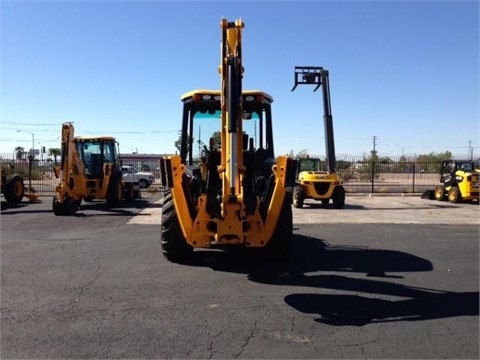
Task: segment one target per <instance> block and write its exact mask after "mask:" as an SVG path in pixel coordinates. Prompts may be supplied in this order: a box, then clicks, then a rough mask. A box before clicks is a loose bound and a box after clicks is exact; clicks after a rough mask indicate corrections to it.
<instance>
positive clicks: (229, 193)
mask: <svg viewBox="0 0 480 360" xmlns="http://www.w3.org/2000/svg"><path fill="white" fill-rule="evenodd" d="M220 27H221V31H222V41H221V64H220V66H219V73H220V79H221V81H220V83H221V89H220V90H203V89H197V90H193V91H190V92H187V93H185V94H184V95H183V96H182V97H181V101H182V102H183V120H182V129H181V146H180V147H181V149H180V154H179V155H175V156H169V157H164V158H162V159H161V160H160V174H161V180H162V184H164V185H166V192H165V198H164V204H163V207H162V220H161V223H162V235H161V236H162V249H163V254H164V256H165V257H166V258H167V259H169V260H171V261H178V262H181V261H184V260H186V259H187V258H188V257H189V256H191V255H192V253H193V251H194V249H195V248H221V249H238V248H241V249H246V248H248V249H249V250H248V251H253V252H256V251H254V249H253V248H255V249H256V250H257V251H258V252H260V253H263V254H264V255H267V256H270V257H271V258H272V259H276V260H279V259H282V260H285V259H287V258H288V255H289V254H290V246H291V242H292V232H293V227H292V221H293V220H292V206H291V201H292V200H291V188H292V187H293V184H294V182H295V168H296V161H295V160H294V159H291V158H288V157H284V156H280V157H277V158H275V157H274V148H273V129H272V110H271V104H272V102H273V98H272V97H271V96H270V95H269V94H267V93H265V92H263V91H260V90H243V88H242V77H243V63H242V60H243V59H242V31H243V28H244V23H243V22H242V21H241V20H240V19H237V20H236V21H234V22H229V21H227V20H226V19H222V20H221V23H220ZM212 124H215V125H214V131H213V133H217V134H218V133H219V134H220V136H219V139H220V140H219V142H216V141H215V137H214V136H212V137H211V138H210V141H209V145H208V146H206V145H203V147H202V146H200V149H199V153H198V154H197V158H198V161H195V158H194V156H193V155H194V154H193V152H194V151H195V149H194V146H193V145H194V142H195V138H197V140H198V143H199V144H203V143H202V142H201V139H200V132H201V130H202V129H207V128H209V126H211V125H212ZM197 128H198V132H197V133H196V134H195V133H194V132H195V131H196V129H197ZM257 129H258V130H257ZM203 131H204V132H205V130H203Z"/></svg>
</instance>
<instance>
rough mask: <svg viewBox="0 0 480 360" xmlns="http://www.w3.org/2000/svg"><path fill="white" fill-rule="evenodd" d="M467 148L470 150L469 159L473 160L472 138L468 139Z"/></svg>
mask: <svg viewBox="0 0 480 360" xmlns="http://www.w3.org/2000/svg"><path fill="white" fill-rule="evenodd" d="M468 150H469V152H470V160H471V161H473V146H472V140H468Z"/></svg>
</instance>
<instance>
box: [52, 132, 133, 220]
mask: <svg viewBox="0 0 480 360" xmlns="http://www.w3.org/2000/svg"><path fill="white" fill-rule="evenodd" d="M61 142H62V143H61V154H60V155H61V159H60V165H57V166H55V168H54V171H55V177H56V178H57V179H59V183H58V185H57V186H56V188H55V192H56V194H55V196H54V197H53V213H54V214H55V215H73V214H74V213H75V212H76V211H77V210H78V206H79V205H80V204H81V202H82V200H84V201H86V202H91V201H93V200H106V202H107V203H108V204H110V205H118V204H119V203H120V201H121V200H122V199H125V200H127V201H129V200H132V199H134V198H136V197H138V196H139V194H140V187H139V185H138V182H137V183H125V182H124V181H123V179H122V176H123V174H122V170H121V166H120V161H119V159H118V154H119V151H118V143H117V141H116V140H115V138H113V137H111V136H101V137H89V136H77V137H75V136H74V126H73V124H72V123H64V124H63V125H62V140H61Z"/></svg>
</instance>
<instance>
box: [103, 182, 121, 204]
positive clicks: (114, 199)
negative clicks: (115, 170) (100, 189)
mask: <svg viewBox="0 0 480 360" xmlns="http://www.w3.org/2000/svg"><path fill="white" fill-rule="evenodd" d="M122 199H123V184H122V180H121V179H120V178H119V177H113V178H112V179H111V180H110V186H109V187H108V191H107V198H106V200H107V204H108V205H112V206H113V205H118V204H119V203H120V202H121V201H122Z"/></svg>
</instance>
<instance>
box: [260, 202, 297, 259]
mask: <svg viewBox="0 0 480 360" xmlns="http://www.w3.org/2000/svg"><path fill="white" fill-rule="evenodd" d="M291 196H292V194H290V193H287V194H286V195H285V200H284V201H283V206H282V211H281V212H280V216H279V218H278V221H277V226H276V228H275V231H274V232H273V236H272V238H271V239H270V242H269V243H268V244H267V246H266V247H265V249H264V253H265V255H266V256H267V257H268V258H269V259H271V260H274V261H280V262H286V261H288V259H289V258H290V255H291V253H292V242H293V240H292V239H293V214H292V199H291Z"/></svg>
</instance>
